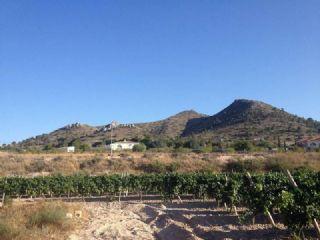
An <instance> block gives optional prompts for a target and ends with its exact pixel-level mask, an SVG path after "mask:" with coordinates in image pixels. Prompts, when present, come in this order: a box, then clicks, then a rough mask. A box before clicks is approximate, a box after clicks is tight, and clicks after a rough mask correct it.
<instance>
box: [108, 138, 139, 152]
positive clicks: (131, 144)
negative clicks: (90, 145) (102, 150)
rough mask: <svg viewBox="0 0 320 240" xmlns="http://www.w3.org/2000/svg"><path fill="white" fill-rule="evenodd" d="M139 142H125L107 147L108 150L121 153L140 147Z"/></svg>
mask: <svg viewBox="0 0 320 240" xmlns="http://www.w3.org/2000/svg"><path fill="white" fill-rule="evenodd" d="M138 144H139V143H138V142H131V141H126V140H124V141H123V142H114V143H111V144H109V145H107V146H106V147H107V149H111V150H112V151H121V150H132V149H133V147H134V146H135V145H138Z"/></svg>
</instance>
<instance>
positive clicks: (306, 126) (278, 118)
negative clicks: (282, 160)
mask: <svg viewBox="0 0 320 240" xmlns="http://www.w3.org/2000/svg"><path fill="white" fill-rule="evenodd" d="M319 129H320V122H317V121H314V120H312V119H304V118H301V117H298V116H296V115H293V114H290V113H287V112H285V111H284V110H283V109H278V108H276V107H273V106H271V105H269V104H266V103H263V102H259V101H253V100H246V99H239V100H235V101H234V102H233V103H232V104H231V105H229V106H228V107H227V108H225V109H223V110H222V111H221V112H219V113H217V114H215V115H213V116H209V117H202V118H198V119H191V120H190V121H189V122H188V123H187V126H186V128H185V130H184V131H183V133H182V136H190V135H198V136H202V137H210V138H212V137H213V138H218V139H252V140H253V139H266V140H270V141H275V140H276V139H277V138H278V137H281V138H282V139H283V140H288V141H294V139H296V138H299V137H302V136H305V135H314V134H317V133H318V131H319Z"/></svg>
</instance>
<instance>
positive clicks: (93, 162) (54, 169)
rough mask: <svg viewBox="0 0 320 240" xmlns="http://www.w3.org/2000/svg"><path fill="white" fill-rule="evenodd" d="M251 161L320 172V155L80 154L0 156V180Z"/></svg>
mask: <svg viewBox="0 0 320 240" xmlns="http://www.w3.org/2000/svg"><path fill="white" fill-rule="evenodd" d="M245 160H249V161H251V162H252V163H253V164H254V165H257V168H258V170H261V171H268V170H274V169H277V168H289V169H292V168H297V167H302V166H303V167H309V168H311V169H315V170H318V171H319V170H320V153H292V152H290V153H274V154H269V153H257V154H218V153H163V152H146V153H132V152H124V153H115V154H114V155H113V156H112V158H111V157H110V155H109V154H107V153H79V154H66V153H56V154H30V153H25V154H14V153H5V152H0V176H8V175H23V176H37V175H49V174H55V173H61V174H65V175H69V174H74V173H78V172H84V173H88V174H105V173H120V172H129V173H143V172H163V171H178V172H193V171H214V172H216V171H222V170H224V169H226V166H227V165H228V163H230V162H235V161H240V162H241V161H245Z"/></svg>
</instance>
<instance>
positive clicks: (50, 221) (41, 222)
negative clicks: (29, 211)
mask: <svg viewBox="0 0 320 240" xmlns="http://www.w3.org/2000/svg"><path fill="white" fill-rule="evenodd" d="M28 223H29V226H31V227H34V226H36V227H39V228H42V227H43V226H47V225H51V226H56V227H59V228H61V227H63V226H65V224H66V210H65V209H64V208H63V207H61V206H44V207H42V208H41V209H39V210H38V211H37V212H35V213H34V214H33V215H31V216H30V217H29V221H28Z"/></svg>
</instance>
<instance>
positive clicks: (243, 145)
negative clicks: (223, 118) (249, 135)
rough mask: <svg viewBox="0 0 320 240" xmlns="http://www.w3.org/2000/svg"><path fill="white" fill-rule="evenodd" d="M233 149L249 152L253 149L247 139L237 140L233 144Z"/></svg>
mask: <svg viewBox="0 0 320 240" xmlns="http://www.w3.org/2000/svg"><path fill="white" fill-rule="evenodd" d="M233 148H234V150H236V151H238V152H244V151H246V152H250V151H252V149H253V146H252V144H251V143H249V142H248V141H238V142H236V143H235V144H233Z"/></svg>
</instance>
